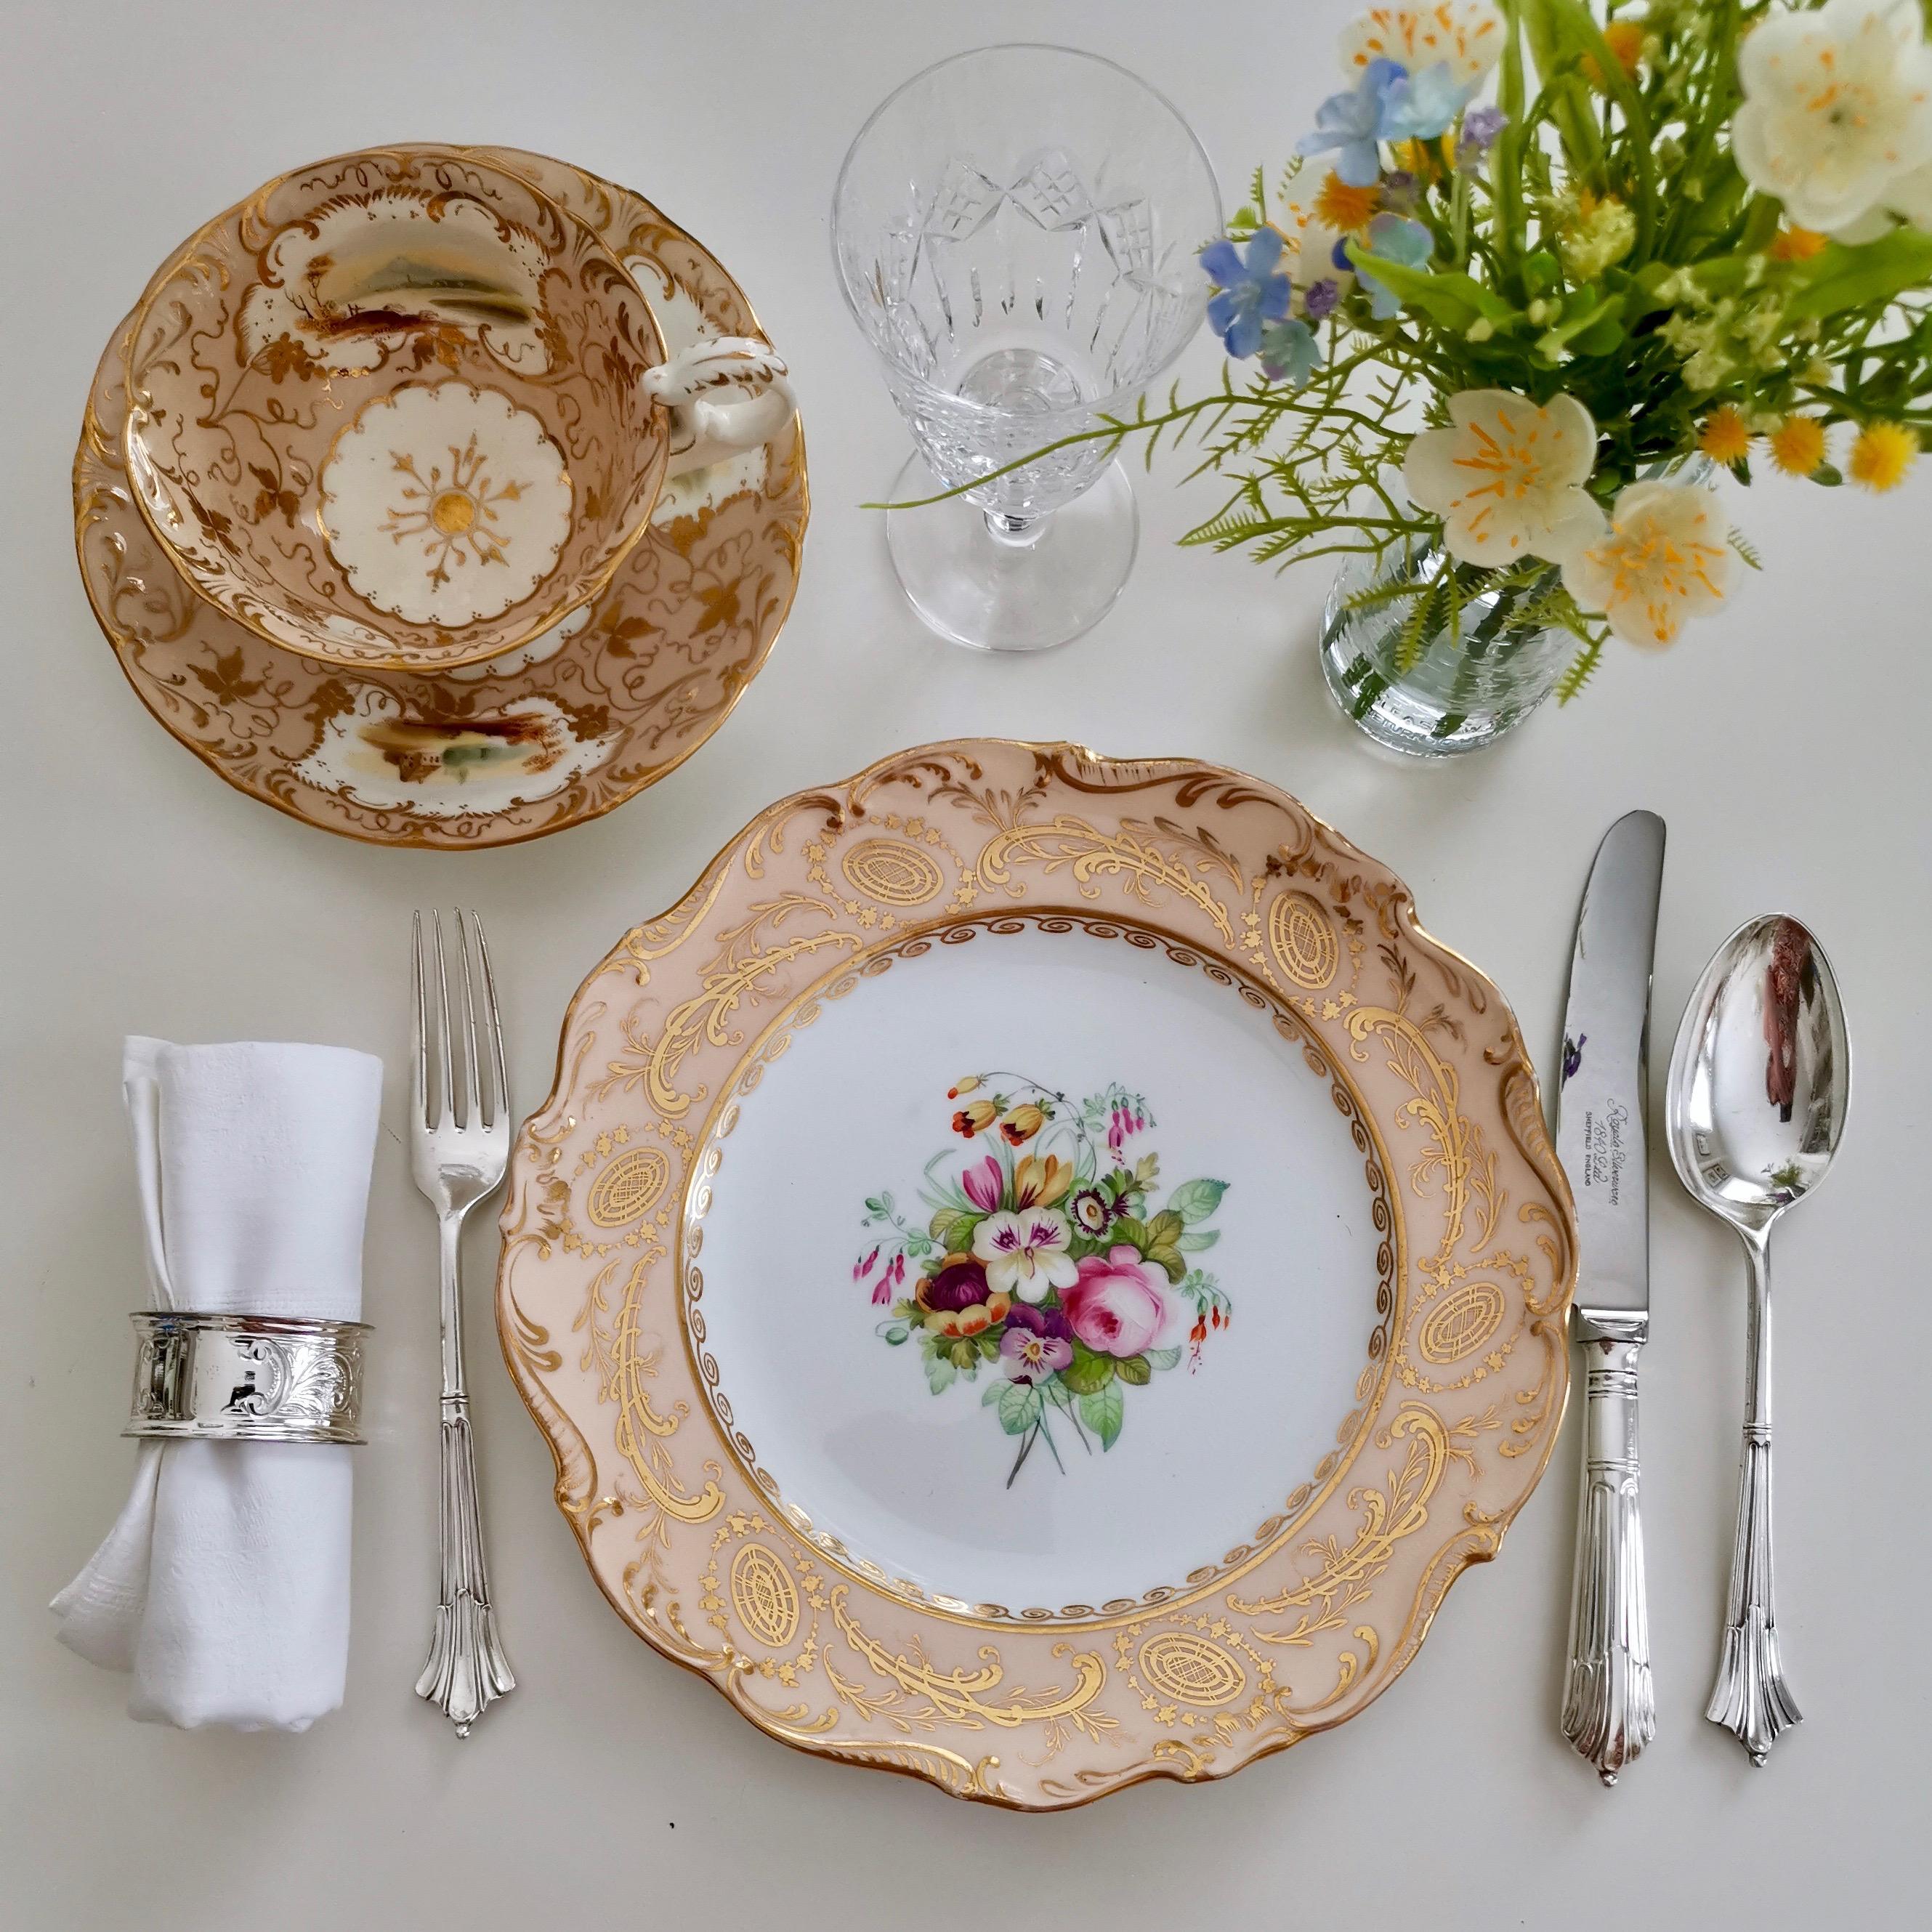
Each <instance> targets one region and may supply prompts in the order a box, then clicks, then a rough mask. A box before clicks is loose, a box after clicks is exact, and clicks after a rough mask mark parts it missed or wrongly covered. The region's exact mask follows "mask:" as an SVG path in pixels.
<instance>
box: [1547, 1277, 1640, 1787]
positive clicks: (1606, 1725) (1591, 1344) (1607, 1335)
mask: <svg viewBox="0 0 1932 1932" xmlns="http://www.w3.org/2000/svg"><path fill="white" fill-rule="evenodd" d="M1645 1328H1646V1322H1645V1319H1644V1317H1643V1316H1641V1315H1627V1316H1620V1317H1619V1316H1605V1317H1598V1318H1592V1317H1591V1316H1583V1315H1580V1316H1579V1317H1578V1320H1577V1332H1578V1335H1579V1337H1580V1340H1582V1343H1583V1355H1584V1361H1585V1364H1586V1367H1585V1374H1584V1382H1583V1432H1584V1433H1583V1502H1582V1505H1581V1512H1580V1515H1579V1517H1578V1518H1577V1571H1576V1580H1575V1583H1574V1586H1573V1588H1572V1591H1571V1599H1570V1664H1569V1668H1568V1670H1567V1671H1566V1672H1565V1675H1564V1681H1563V1735H1564V1736H1565V1737H1566V1738H1568V1739H1569V1740H1570V1742H1571V1745H1572V1746H1573V1747H1574V1748H1575V1749H1576V1750H1577V1751H1578V1752H1579V1753H1580V1754H1581V1755H1582V1756H1583V1757H1586V1758H1587V1759H1588V1760H1589V1762H1590V1763H1592V1764H1593V1765H1595V1766H1596V1768H1597V1775H1598V1777H1599V1778H1601V1779H1602V1780H1603V1781H1604V1784H1607V1785H1610V1784H1616V1781H1617V1774H1618V1773H1619V1772H1621V1771H1622V1769H1623V1768H1624V1766H1625V1765H1626V1764H1628V1763H1630V1761H1631V1760H1632V1759H1633V1758H1634V1757H1637V1754H1638V1753H1639V1752H1640V1751H1642V1750H1643V1748H1644V1746H1645V1745H1647V1744H1649V1742H1650V1741H1651V1739H1652V1738H1653V1737H1655V1736H1656V1735H1657V1699H1656V1695H1655V1691H1654V1689H1653V1688H1652V1682H1651V1675H1650V1615H1649V1608H1648V1605H1647V1603H1646V1595H1645V1589H1644V1571H1643V1515H1642V1513H1641V1511H1640V1503H1641V1501H1642V1495H1643V1492H1642V1484H1641V1474H1640V1469H1639V1466H1638V1463H1637V1356H1638V1355H1639V1354H1640V1352H1641V1351H1642V1349H1643V1337H1644V1333H1645Z"/></svg>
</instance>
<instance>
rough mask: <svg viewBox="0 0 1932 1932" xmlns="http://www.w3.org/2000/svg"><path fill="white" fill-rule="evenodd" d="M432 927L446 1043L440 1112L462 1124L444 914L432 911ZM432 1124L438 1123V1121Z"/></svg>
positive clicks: (439, 1077)
mask: <svg viewBox="0 0 1932 1932" xmlns="http://www.w3.org/2000/svg"><path fill="white" fill-rule="evenodd" d="M430 930H431V932H433V933H434V935H435V936H436V993H437V1021H438V1023H439V1025H438V1033H439V1037H440V1039H441V1041H442V1043H443V1056H442V1058H441V1060H440V1061H439V1063H438V1065H437V1086H438V1091H439V1093H440V1097H441V1101H442V1108H441V1112H440V1118H442V1119H443V1120H446V1121H453V1122H454V1123H455V1125H457V1126H458V1127H461V1126H462V1124H463V1123H462V1121H460V1119H458V1117H457V1112H456V1055H455V1049H453V1048H452V1046H451V1044H450V1039H449V972H448V971H447V970H446V968H445V967H444V965H443V915H442V913H440V912H433V913H431V914H430ZM434 1124H435V1123H434V1121H431V1125H432V1126H434Z"/></svg>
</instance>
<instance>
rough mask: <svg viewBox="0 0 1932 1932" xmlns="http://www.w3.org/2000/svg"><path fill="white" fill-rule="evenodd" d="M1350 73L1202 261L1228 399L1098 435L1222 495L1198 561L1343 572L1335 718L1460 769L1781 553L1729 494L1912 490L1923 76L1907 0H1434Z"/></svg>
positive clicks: (1924, 361)
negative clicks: (1796, 481)
mask: <svg viewBox="0 0 1932 1932" xmlns="http://www.w3.org/2000/svg"><path fill="white" fill-rule="evenodd" d="M1340 51H1341V59H1342V65H1343V70H1344V73H1345V76H1346V80H1347V83H1348V84H1347V86H1346V87H1345V88H1344V89H1343V90H1342V91H1341V92H1337V93H1336V94H1335V95H1332V96H1331V98H1328V100H1326V101H1324V102H1322V104H1321V107H1319V110H1318V111H1317V113H1316V117H1315V126H1314V127H1313V129H1312V130H1310V132H1308V133H1307V134H1306V135H1304V136H1303V137H1302V139H1301V141H1300V142H1299V143H1298V157H1297V160H1296V161H1295V164H1294V165H1293V166H1291V167H1290V169H1289V172H1288V174H1287V175H1286V178H1284V180H1283V182H1282V184H1281V185H1280V187H1279V188H1278V189H1277V192H1276V193H1274V195H1273V196H1271V195H1269V194H1268V193H1267V192H1266V185H1267V184H1265V181H1264V180H1263V178H1262V176H1261V175H1260V174H1259V173H1257V175H1256V177H1255V180H1254V183H1253V190H1252V192H1251V193H1250V197H1249V199H1248V202H1247V205H1246V206H1245V207H1244V208H1242V209H1241V211H1240V212H1239V213H1238V214H1237V215H1236V216H1235V217H1234V219H1233V220H1232V222H1231V223H1229V233H1227V235H1226V236H1224V237H1223V238H1221V239H1218V240H1217V241H1215V242H1213V243H1212V244H1211V245H1210V246H1208V248H1206V249H1205V250H1204V251H1203V252H1202V257H1201V261H1202V268H1203V269H1204V270H1205V272H1206V274H1207V275H1208V279H1209V281H1210V282H1211V284H1212V285H1213V290H1214V293H1213V295H1212V297H1211V301H1210V303H1209V305H1208V314H1209V319H1210V321H1211V325H1212V326H1213V327H1214V329H1215V330H1216V332H1217V333H1218V334H1219V335H1220V337H1221V338H1222V341H1223V343H1224V344H1225V346H1226V350H1227V353H1228V354H1229V357H1230V358H1231V359H1232V362H1231V366H1230V369H1229V373H1228V374H1226V376H1225V377H1224V378H1223V386H1222V388H1221V389H1220V391H1219V392H1217V393H1215V394H1213V395H1208V396H1206V397H1203V398H1197V399H1195V400H1193V401H1182V400H1181V398H1180V397H1179V395H1178V392H1177V393H1175V394H1174V395H1171V396H1170V398H1169V402H1168V405H1167V407H1166V408H1164V409H1150V408H1149V407H1148V405H1147V404H1145V402H1143V404H1142V406H1141V407H1140V410H1139V413H1138V415H1137V416H1136V417H1135V418H1133V419H1118V420H1116V421H1114V422H1112V423H1111V424H1110V425H1107V426H1106V427H1105V428H1103V429H1102V430H1101V431H1100V432H1098V434H1100V435H1102V436H1109V435H1111V436H1112V437H1113V438H1114V439H1115V441H1116V442H1118V441H1121V440H1124V439H1125V438H1127V437H1129V436H1130V435H1135V434H1139V435H1142V436H1143V437H1145V438H1146V439H1147V443H1148V457H1149V460H1151V458H1152V455H1153V452H1154V447H1155V446H1157V444H1158V443H1160V441H1161V440H1163V439H1164V438H1166V439H1180V438H1187V439H1191V440H1193V442H1194V443H1196V446H1197V447H1198V449H1199V455H1200V460H1199V468H1198V469H1197V470H1196V472H1195V473H1196V474H1199V473H1200V471H1202V470H1209V471H1213V472H1217V473H1219V474H1220V475H1223V476H1224V477H1226V478H1228V479H1229V481H1230V483H1231V484H1232V491H1231V493H1229V495H1228V496H1226V499H1225V500H1224V501H1223V503H1222V504H1221V505H1220V508H1218V509H1217V511H1216V512H1215V513H1214V515H1213V516H1211V517H1209V518H1208V520H1206V521H1205V522H1204V523H1202V524H1201V525H1200V526H1199V528H1197V529H1195V530H1193V532H1190V535H1188V536H1187V538H1185V539H1184V541H1187V542H1190V543H1196V544H1207V545H1210V546H1211V547H1214V548H1215V549H1217V550H1231V549H1235V548H1237V547H1245V548H1247V549H1248V550H1250V551H1251V552H1252V553H1253V555H1254V556H1256V558H1258V559H1261V560H1263V561H1268V562H1276V563H1278V564H1286V563H1288V562H1292V561H1295V560H1296V559H1301V558H1307V557H1313V556H1337V555H1340V556H1343V558H1344V559H1345V562H1344V565H1343V568H1342V574H1341V576H1340V580H1339V581H1338V583H1337V586H1336V589H1335V592H1334V595H1333V596H1332V597H1331V599H1330V603H1329V607H1328V613H1327V617H1326V620H1325V628H1324V635H1323V659H1324V664H1325V669H1326V671H1327V673H1328V679H1329V682H1330V685H1331V688H1332V689H1333V690H1334V692H1335V694H1336V695H1337V698H1338V700H1340V702H1341V703H1342V704H1343V706H1344V708H1345V709H1347V710H1348V711H1349V712H1350V713H1351V715H1353V716H1354V717H1355V718H1356V719H1357V720H1358V722H1360V723H1361V724H1363V725H1364V727H1365V728H1367V729H1368V730H1370V732H1371V733H1372V734H1373V735H1375V736H1378V737H1379V738H1381V739H1383V740H1384V741H1385V742H1388V743H1390V744H1391V745H1397V746H1399V747H1400V748H1404V749H1408V750H1411V751H1451V750H1460V749H1466V748H1473V747H1474V746H1475V745H1480V744H1482V743H1484V742H1488V741H1489V740H1490V739H1492V738H1493V737H1494V736H1496V734H1497V733H1499V732H1500V731H1502V730H1506V729H1507V728H1508V727H1509V726H1510V725H1511V724H1512V723H1514V722H1515V721H1517V719H1519V718H1520V717H1521V716H1523V715H1525V714H1526V712H1528V710H1529V709H1531V708H1532V706H1534V705H1535V703H1538V701H1540V700H1541V699H1542V698H1543V697H1544V696H1545V695H1547V694H1548V692H1549V691H1550V690H1551V689H1552V688H1554V689H1555V690H1556V693H1557V694H1558V696H1559V697H1560V698H1562V699H1565V700H1567V699H1568V698H1571V697H1574V696H1575V695H1576V694H1577V693H1578V692H1579V691H1581V690H1582V689H1583V687H1584V685H1586V683H1587V682H1588V681H1589V679H1590V677H1591V676H1592V674H1593V673H1595V670H1597V668H1598V664H1599V662H1600V661H1601V658H1602V656H1603V654H1604V649H1605V648H1606V645H1607V640H1609V639H1610V638H1611V637H1616V638H1619V639H1621V640H1624V641H1625V642H1628V643H1632V644H1635V645H1637V646H1641V647H1644V648H1646V649H1648V648H1653V647H1657V646H1664V645H1668V644H1670V643H1673V641H1674V640H1676V638H1677V637H1678V635H1679V632H1680V631H1681V630H1682V628H1683V626H1684V625H1685V623H1686V622H1688V620H1690V619H1694V618H1695V617H1697V616H1700V614H1702V613H1706V612H1708V611H1711V610H1716V609H1718V608H1719V607H1721V606H1722V605H1723V604H1724V603H1725V601H1727V599H1728V598H1730V596H1731V595H1733V592H1734V589H1735V587H1736V580H1737V578H1738V576H1739V568H1740V566H1741V565H1754V564H1755V562H1756V559H1755V558H1754V556H1753V554H1752V553H1751V549H1750V547H1749V546H1748V544H1747V543H1746V542H1745V541H1744V539H1743V538H1741V537H1739V536H1738V535H1735V534H1734V533H1733V532H1732V530H1731V529H1730V526H1729V523H1728V521H1727V517H1726V515H1725V514H1724V510H1723V509H1722V508H1721V506H1720V503H1719V501H1718V496H1717V494H1716V493H1715V491H1714V490H1713V489H1712V488H1711V487H1709V479H1710V478H1712V476H1713V475H1715V473H1718V472H1724V471H1728V472H1730V475H1732V476H1733V478H1736V480H1737V481H1739V482H1741V483H1748V482H1750V481H1751V476H1752V471H1753V467H1754V464H1757V463H1762V462H1765V461H1768V462H1769V465H1770V466H1771V467H1772V469H1776V470H1778V471H1781V472H1784V474H1786V475H1790V476H1793V477H1798V478H1806V479H1808V480H1809V481H1811V482H1813V483H1816V484H1825V485H1836V484H1839V483H1841V482H1842V481H1844V480H1845V479H1846V477H1849V479H1850V480H1851V481H1852V482H1853V483H1854V484H1861V485H1862V486H1864V487H1866V488H1867V489H1870V490H1889V489H1891V488H1892V487H1894V486H1895V485H1896V484H1897V483H1898V482H1899V481H1900V479H1901V478H1903V476H1904V475H1905V474H1906V472H1907V471H1908V470H1909V469H1910V467H1911V466H1912V463H1913V462H1914V461H1915V459H1916V457H1917V455H1918V450H1919V447H1920V442H1921V434H1922V432H1923V431H1924V428H1926V426H1927V424H1928V423H1932V413H1928V409H1927V399H1928V395H1932V316H1928V312H1927V302H1926V293H1925V292H1926V290H1927V284H1928V281H1932V233H1928V232H1927V231H1928V230H1932V49H1928V48H1927V45H1926V43H1925V22H1924V18H1923V17H1922V16H1921V9H1920V6H1919V5H1918V0H1825V4H1823V5H1810V6H1807V5H1783V4H1781V5H1773V4H1771V0H1643V4H1642V5H1627V4H1624V0H1607V4H1604V5H1599V6H1596V7H1592V6H1591V5H1586V4H1585V0H1500V4H1491V0H1439V4H1436V5H1406V6H1387V7H1373V8H1371V9H1370V10H1369V11H1368V12H1367V13H1364V14H1363V15H1362V16H1361V17H1359V18H1358V19H1357V20H1355V21H1354V22H1353V23H1351V24H1350V25H1349V26H1348V27H1347V28H1346V29H1345V30H1344V31H1343V35H1342V39H1341V49H1340ZM1233 365H1247V366H1248V367H1250V368H1253V370H1255V371H1257V372H1258V373H1256V374H1253V375H1251V376H1250V377H1247V380H1245V381H1238V380H1237V377H1236V374H1235V369H1234V367H1233Z"/></svg>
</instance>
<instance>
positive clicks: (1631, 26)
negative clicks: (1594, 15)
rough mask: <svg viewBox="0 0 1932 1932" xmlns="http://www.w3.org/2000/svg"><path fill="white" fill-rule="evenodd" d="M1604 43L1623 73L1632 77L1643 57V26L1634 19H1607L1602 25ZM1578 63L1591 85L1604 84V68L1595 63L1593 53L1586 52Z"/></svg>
mask: <svg viewBox="0 0 1932 1932" xmlns="http://www.w3.org/2000/svg"><path fill="white" fill-rule="evenodd" d="M1604 46H1607V47H1608V48H1609V49H1610V57H1611V58H1612V59H1613V60H1614V61H1615V62H1616V64H1617V65H1618V66H1619V67H1620V68H1622V69H1623V71H1624V73H1625V75H1626V76H1627V77H1630V78H1631V79H1634V78H1635V77H1636V74H1637V63H1638V62H1639V61H1640V60H1642V59H1643V26H1642V24H1641V23H1640V22H1637V21H1636V20H1609V21H1606V22H1605V23H1604ZM1578 65H1580V67H1581V68H1583V77H1584V78H1585V79H1586V80H1588V81H1589V83H1591V85H1592V86H1595V87H1601V86H1603V84H1604V70H1603V69H1602V68H1601V67H1600V66H1599V65H1598V64H1597V57H1596V55H1595V54H1586V55H1584V56H1583V59H1582V60H1581V61H1580V62H1579V63H1578Z"/></svg>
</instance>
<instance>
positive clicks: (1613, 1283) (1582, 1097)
mask: <svg viewBox="0 0 1932 1932" xmlns="http://www.w3.org/2000/svg"><path fill="white" fill-rule="evenodd" d="M1663 883H1664V820H1662V819H1661V818H1659V817H1658V815H1657V814H1655V812H1654V811H1633V812H1631V813H1628V814H1626V815H1625V817H1622V818H1620V819H1619V820H1617V822H1616V823H1615V824H1614V825H1613V826H1611V827H1610V830H1609V831H1607V832H1605V833H1604V840H1603V843H1602V844H1601V845H1599V846H1598V848H1597V856H1596V860H1595V863H1594V864H1593V865H1592V866H1591V868H1590V877H1589V883H1588V884H1587V885H1586V886H1585V887H1584V889H1583V910H1581V911H1580V913H1578V914H1577V947H1576V951H1575V953H1574V955H1573V956H1572V957H1571V962H1570V997H1569V1001H1568V1005H1567V1007H1566V1008H1565V1013H1564V1018H1563V1067H1562V1079H1561V1084H1560V1085H1559V1088H1558V1090H1557V1100H1556V1121H1557V1125H1556V1152H1557V1157H1558V1158H1559V1160H1561V1161H1562V1163H1563V1169H1564V1172H1565V1173H1566V1174H1567V1175H1568V1176H1569V1177H1570V1187H1571V1192H1572V1193H1574V1195H1575V1196H1576V1199H1577V1233H1578V1240H1579V1247H1578V1266H1577V1301H1576V1306H1577V1333H1578V1334H1579V1336H1580V1337H1583V1338H1584V1339H1586V1340H1587V1339H1590V1338H1591V1334H1592V1329H1593V1328H1595V1327H1597V1326H1598V1322H1599V1318H1600V1317H1603V1316H1609V1317H1613V1318H1622V1317H1627V1316H1631V1315H1633V1314H1642V1313H1646V1312H1647V1311H1648V1310H1649V1307H1650V1190H1649V1184H1648V1182H1647V1180H1646V1174H1645V1144H1644V1109H1645V1106H1646V1103H1647V1101H1648V1100H1649V1077H1648V1068H1647V1055H1646V1044H1647V1037H1648V1034H1649V1019H1650V971H1651V959H1652V954H1653V953H1654V952H1655V947H1656V943H1657V907H1658V897H1659V895H1660V892H1661V888H1662V886H1663ZM1616 1327H1617V1328H1619V1331H1622V1330H1623V1329H1624V1328H1626V1327H1627V1323H1626V1322H1624V1321H1623V1320H1622V1319H1617V1320H1616Z"/></svg>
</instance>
